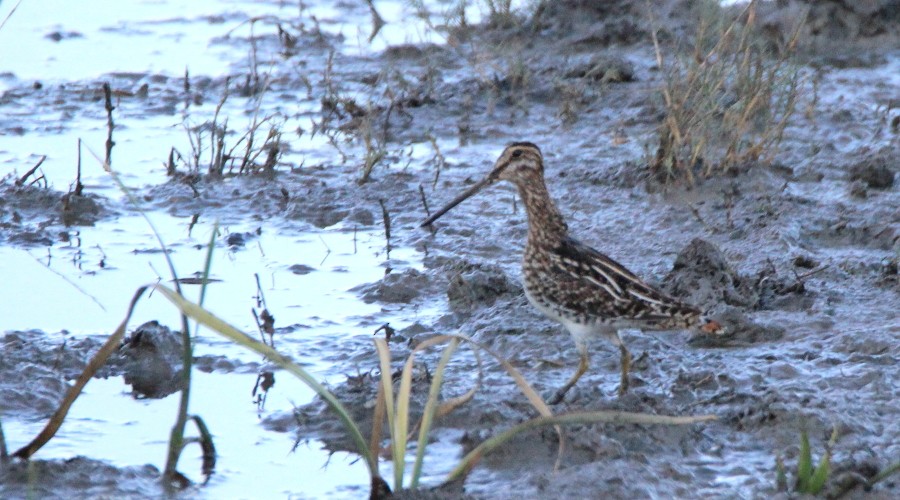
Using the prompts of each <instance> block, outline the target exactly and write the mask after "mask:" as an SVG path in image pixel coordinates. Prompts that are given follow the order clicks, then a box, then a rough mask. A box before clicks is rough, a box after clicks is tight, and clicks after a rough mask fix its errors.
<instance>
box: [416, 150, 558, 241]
mask: <svg viewBox="0 0 900 500" xmlns="http://www.w3.org/2000/svg"><path fill="white" fill-rule="evenodd" d="M543 178H544V157H543V155H541V149H540V148H538V147H537V146H536V145H535V144H534V143H531V142H514V143H512V144H510V145H509V146H506V149H504V150H503V153H501V154H500V157H499V158H497V161H496V162H494V167H493V168H492V169H491V172H490V173H489V174H488V175H487V176H486V177H485V178H483V179H481V180H480V181H478V182H476V183H475V184H473V185H472V187H470V188H469V189H467V190H466V191H465V192H463V193H462V194H460V195H459V196H457V197H456V198H454V199H453V201H451V202H450V203H448V204H447V205H445V206H444V207H443V208H441V209H440V210H438V211H437V212H435V213H434V214H433V215H432V216H431V217H429V218H428V219H426V220H425V222H423V223H422V226H428V225H431V223H433V222H434V221H436V220H437V219H438V218H439V217H441V216H442V215H444V214H445V213H447V212H449V211H450V210H451V209H452V208H453V207H455V206H456V205H459V204H460V203H462V202H463V201H465V200H466V199H468V198H470V197H472V196H474V195H475V194H476V193H478V192H479V191H481V190H482V189H484V188H485V187H487V186H490V185H491V184H494V183H496V182H497V181H509V182H512V183H513V184H515V185H516V186H518V187H520V188H522V187H524V186H525V185H527V184H529V183H532V182H536V181H537V182H543Z"/></svg>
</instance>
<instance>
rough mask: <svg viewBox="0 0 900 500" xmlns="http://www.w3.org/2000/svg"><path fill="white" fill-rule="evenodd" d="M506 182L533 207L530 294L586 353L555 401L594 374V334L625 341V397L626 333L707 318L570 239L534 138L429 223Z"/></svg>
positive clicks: (515, 147) (712, 329) (526, 260)
mask: <svg viewBox="0 0 900 500" xmlns="http://www.w3.org/2000/svg"><path fill="white" fill-rule="evenodd" d="M501 180H505V181H509V182H512V183H513V184H515V185H516V187H517V188H518V189H519V195H520V196H521V198H522V200H523V202H524V204H525V210H526V211H527V212H528V243H527V245H526V246H525V255H524V257H523V259H522V273H523V275H524V282H525V295H526V296H527V297H528V301H529V302H531V304H532V305H534V307H536V308H537V309H538V310H539V311H540V312H542V313H544V315H546V316H547V317H549V318H552V319H554V320H556V321H558V322H560V323H562V324H563V326H565V327H566V329H568V330H569V332H570V333H571V334H572V336H573V337H574V338H575V345H576V346H577V347H578V352H579V353H580V355H581V362H580V363H579V365H578V370H577V371H576V372H575V375H573V376H572V378H571V379H570V380H569V381H568V382H566V384H565V385H564V386H563V387H562V388H561V389H560V390H558V391H557V392H556V394H555V395H554V397H553V398H552V399H551V401H550V403H551V404H556V403H559V402H560V401H562V399H563V397H565V395H566V392H568V390H569V389H571V388H572V386H574V385H575V383H576V382H577V381H578V379H579V378H581V376H582V375H583V374H584V372H585V371H587V368H588V346H587V341H588V339H590V338H592V337H605V338H606V339H608V340H609V341H611V342H612V343H613V344H615V345H617V346H619V350H620V351H621V362H622V381H621V385H620V386H619V394H624V393H625V391H627V390H628V370H629V366H630V363H631V354H630V353H629V352H628V349H627V348H626V347H625V344H623V343H622V340H621V339H620V338H619V330H620V329H630V328H634V329H640V330H672V329H680V328H689V327H693V326H698V325H700V323H701V322H702V320H701V314H700V310H698V309H697V308H695V307H693V306H690V305H687V304H684V303H682V302H679V301H678V300H675V299H673V298H672V297H669V296H668V295H666V294H664V293H663V292H660V291H659V290H657V289H655V288H653V287H651V286H650V285H648V284H646V283H644V282H643V281H641V279H640V278H638V277H637V276H635V275H634V273H632V272H630V271H629V270H628V269H625V267H624V266H622V265H621V264H619V263H618V262H616V261H614V260H612V259H610V258H609V257H607V256H605V255H603V254H602V253H600V252H598V251H596V250H594V249H593V248H591V247H589V246H587V245H585V244H583V243H581V242H579V241H577V240H575V239H573V238H571V237H570V236H569V227H568V226H567V225H566V222H565V221H564V220H563V217H562V215H560V213H559V210H558V209H557V208H556V204H555V203H553V200H552V199H551V198H550V194H549V193H548V192H547V186H546V184H545V183H544V162H543V156H542V155H541V150H540V149H539V148H538V147H537V146H535V145H534V144H532V143H530V142H516V143H513V144H511V145H509V146H507V148H506V149H505V150H504V151H503V154H501V155H500V158H498V159H497V162H496V163H495V164H494V168H493V170H491V172H490V174H488V176H487V177H485V178H484V179H482V180H481V181H479V182H478V183H476V184H475V185H473V186H472V187H470V188H469V189H468V190H466V192H464V193H462V194H461V195H459V196H458V197H456V199H454V200H453V201H451V202H450V203H448V204H447V206H445V207H444V208H442V209H440V210H438V211H437V212H435V213H434V215H432V216H431V217H429V218H428V220H426V221H425V222H423V223H422V225H423V226H427V225H430V224H431V223H433V222H434V221H435V220H437V219H438V217H440V216H442V215H444V214H445V213H446V212H447V211H449V210H450V209H452V208H453V207H455V206H456V205H458V204H459V203H461V202H462V201H463V200H465V199H466V198H469V197H470V196H472V195H474V194H475V193H477V192H478V191H480V190H481V189H483V188H484V187H486V186H489V185H491V184H493V183H495V182H497V181H501ZM701 329H702V330H704V331H706V332H707V333H717V332H719V331H721V326H720V325H719V324H718V323H715V322H713V321H710V322H708V323H705V324H703V326H702V327H701Z"/></svg>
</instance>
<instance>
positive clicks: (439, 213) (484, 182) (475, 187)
mask: <svg viewBox="0 0 900 500" xmlns="http://www.w3.org/2000/svg"><path fill="white" fill-rule="evenodd" d="M491 182H492V180H491V178H490V177H485V178H484V179H482V180H480V181H478V182H476V183H475V184H473V185H472V187H470V188H469V189H466V191H465V192H464V193H463V194H461V195H459V196H457V197H456V198H454V199H453V201H451V202H450V203H447V204H446V205H444V207H443V208H441V209H440V210H438V211H437V212H435V213H433V214H431V217H429V218H428V219H426V220H425V222H423V223H422V225H421V226H420V227H425V226H430V225H431V223H432V222H434V221H436V220H438V218H440V216H442V215H444V214H445V213H447V212H449V211H450V210H451V209H452V208H453V207H455V206H456V205H459V204H460V203H462V202H463V201H464V200H465V199H466V198H469V197H470V196H472V195H474V194H475V193H477V192H478V191H481V189H482V188H484V187H485V186H487V185H488V184H491Z"/></svg>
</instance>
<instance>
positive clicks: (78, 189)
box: [73, 137, 109, 196]
mask: <svg viewBox="0 0 900 500" xmlns="http://www.w3.org/2000/svg"><path fill="white" fill-rule="evenodd" d="M108 143H109V140H107V144H108ZM106 156H107V158H109V146H107V153H106ZM83 191H84V184H82V183H81V138H80V137H79V138H78V160H77V161H76V166H75V191H73V192H74V193H75V196H81V193H82V192H83Z"/></svg>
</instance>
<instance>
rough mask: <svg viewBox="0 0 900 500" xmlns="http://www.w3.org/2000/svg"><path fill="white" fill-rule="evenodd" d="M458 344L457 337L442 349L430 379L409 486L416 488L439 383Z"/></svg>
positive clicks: (437, 395) (441, 381) (439, 387)
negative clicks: (442, 351) (442, 352)
mask: <svg viewBox="0 0 900 500" xmlns="http://www.w3.org/2000/svg"><path fill="white" fill-rule="evenodd" d="M458 346H459V340H458V339H452V340H451V341H450V345H448V346H447V348H446V349H444V354H443V355H442V356H441V360H440V361H439V362H438V365H437V369H435V371H434V375H433V376H432V379H431V387H430V388H429V390H428V401H427V402H426V403H425V409H424V411H423V412H422V425H421V426H420V427H419V441H418V445H417V446H416V461H415V463H414V464H413V472H412V479H411V480H410V484H409V487H410V488H413V489H415V488H418V486H419V477H420V476H421V475H422V462H423V460H424V458H425V448H426V447H427V446H428V433H429V432H431V423H432V421H433V420H434V413H435V410H437V406H438V404H437V403H438V397H439V396H440V393H441V384H442V383H443V380H444V370H445V369H446V368H447V363H448V362H450V357H451V356H453V353H454V352H456V348H457V347H458Z"/></svg>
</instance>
